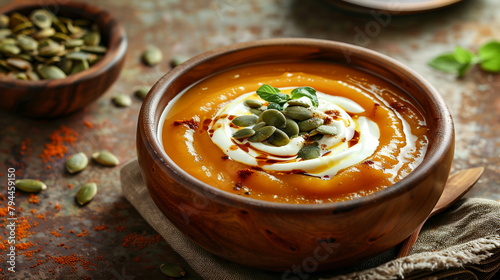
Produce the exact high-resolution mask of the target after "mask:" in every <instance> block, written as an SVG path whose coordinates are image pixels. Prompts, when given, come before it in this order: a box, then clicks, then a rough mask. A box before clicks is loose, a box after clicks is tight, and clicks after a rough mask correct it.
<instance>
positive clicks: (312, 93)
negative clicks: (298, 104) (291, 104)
mask: <svg viewBox="0 0 500 280" xmlns="http://www.w3.org/2000/svg"><path fill="white" fill-rule="evenodd" d="M257 95H258V96H259V97H260V98H262V99H264V100H265V101H267V102H269V105H268V108H269V109H277V110H283V105H284V104H285V103H286V102H287V101H289V100H294V99H299V98H301V97H304V96H305V97H307V98H309V99H310V100H311V102H312V104H313V105H314V107H318V105H319V102H318V97H317V96H316V90H315V89H313V88H312V87H298V88H296V89H294V90H292V95H291V96H290V95H288V94H284V93H281V91H280V89H279V88H275V87H272V86H270V85H268V84H263V85H262V86H261V87H259V89H258V90H257Z"/></svg>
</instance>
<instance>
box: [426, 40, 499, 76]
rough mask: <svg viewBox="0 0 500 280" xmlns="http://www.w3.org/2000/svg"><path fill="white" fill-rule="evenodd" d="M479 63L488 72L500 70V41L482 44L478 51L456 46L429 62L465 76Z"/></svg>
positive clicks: (442, 69) (446, 70) (449, 71)
mask: <svg viewBox="0 0 500 280" xmlns="http://www.w3.org/2000/svg"><path fill="white" fill-rule="evenodd" d="M476 64H479V65H480V67H481V69H483V70H484V71H487V72H492V73H499V72H500V42H498V41H491V42H488V43H486V44H484V45H482V46H481V47H480V49H479V51H478V53H477V55H476V54H474V53H473V52H471V51H469V50H467V49H465V48H462V47H456V48H455V50H454V51H453V52H452V53H446V54H443V55H440V56H437V57H436V58H434V59H433V60H431V61H430V62H429V65H430V66H432V67H434V68H436V69H438V70H441V71H444V72H448V73H455V74H457V76H458V77H463V76H465V74H466V73H467V71H468V70H469V69H470V68H471V67H472V66H474V65H476Z"/></svg>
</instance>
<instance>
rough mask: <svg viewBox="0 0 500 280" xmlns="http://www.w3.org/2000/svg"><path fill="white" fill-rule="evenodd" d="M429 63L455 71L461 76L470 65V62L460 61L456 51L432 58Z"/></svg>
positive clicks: (439, 68)
mask: <svg viewBox="0 0 500 280" xmlns="http://www.w3.org/2000/svg"><path fill="white" fill-rule="evenodd" d="M429 65H430V66H431V67H434V68H436V69H438V70H441V71H444V72H449V73H455V74H457V75H459V76H460V77H461V76H463V75H464V74H465V72H466V71H467V69H468V68H469V66H470V64H469V63H461V62H460V61H458V59H457V57H456V56H455V54H454V53H448V54H443V55H440V56H438V57H436V58H434V59H433V60H431V61H430V62H429Z"/></svg>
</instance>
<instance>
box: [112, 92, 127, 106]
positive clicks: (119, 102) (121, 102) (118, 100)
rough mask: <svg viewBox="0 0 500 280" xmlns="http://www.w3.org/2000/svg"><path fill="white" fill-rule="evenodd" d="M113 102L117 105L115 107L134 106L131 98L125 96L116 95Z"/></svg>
mask: <svg viewBox="0 0 500 280" xmlns="http://www.w3.org/2000/svg"><path fill="white" fill-rule="evenodd" d="M112 100H113V103H115V105H116V106H119V107H128V106H130V105H132V99H131V98H130V96H128V95H125V94H119V95H115V96H114V97H113V99H112Z"/></svg>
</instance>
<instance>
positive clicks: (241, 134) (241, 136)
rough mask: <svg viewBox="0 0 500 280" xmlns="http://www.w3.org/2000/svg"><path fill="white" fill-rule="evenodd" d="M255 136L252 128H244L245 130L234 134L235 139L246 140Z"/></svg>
mask: <svg viewBox="0 0 500 280" xmlns="http://www.w3.org/2000/svg"><path fill="white" fill-rule="evenodd" d="M254 134H255V130H253V129H251V128H243V129H240V130H238V131H236V132H235V133H233V135H232V136H233V138H234V139H244V138H247V137H250V136H252V135H254Z"/></svg>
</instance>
